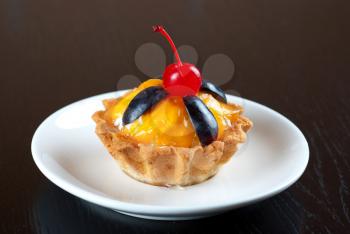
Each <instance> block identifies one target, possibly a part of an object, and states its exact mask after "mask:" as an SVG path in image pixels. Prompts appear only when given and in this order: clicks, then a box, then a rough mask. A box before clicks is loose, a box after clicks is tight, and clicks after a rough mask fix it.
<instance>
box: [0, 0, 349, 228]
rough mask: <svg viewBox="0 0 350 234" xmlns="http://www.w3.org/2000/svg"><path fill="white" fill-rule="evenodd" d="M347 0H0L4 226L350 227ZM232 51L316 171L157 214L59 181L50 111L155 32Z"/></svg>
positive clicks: (120, 71)
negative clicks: (236, 199) (220, 210)
mask: <svg viewBox="0 0 350 234" xmlns="http://www.w3.org/2000/svg"><path fill="white" fill-rule="evenodd" d="M349 7H350V2H349V1H346V0H344V1H340V0H334V1H331V0H290V1H280V0H267V1H259V0H245V1H235V0H233V1H200V0H192V1H172V2H167V1H162V0H157V1H142V2H141V1H140V2H138V1H118V0H101V1H90V0H87V1H82V0H77V1H64V0H63V1H62V0H37V1H25V0H3V1H1V2H0V79H1V83H0V95H1V98H0V108H1V115H0V186H1V189H0V233H77V232H81V233H118V232H119V233H129V232H130V233H157V232H167V233H180V232H181V233H196V232H198V233H203V232H206V231H208V232H214V231H217V229H218V228H226V230H227V232H230V231H232V232H242V233H243V232H252V233H262V232H264V233H265V232H267V233H282V232H284V233H309V232H316V233H320V232H322V233H345V232H346V231H348V230H349V228H350V211H349V207H350V190H349V186H350V182H349V181H350V159H349V157H350V155H349V153H350V146H349V145H350V140H349V132H350V115H349V114H350V113H349V109H350V105H349V101H350V95H349V85H350V77H349V75H350V71H349V62H350V49H349V41H350V40H349V39H350V30H349V23H350V14H349ZM158 23H161V24H164V25H165V26H166V27H167V28H168V29H169V30H170V31H171V33H172V35H174V37H175V38H176V43H177V44H178V45H181V44H190V45H192V46H194V47H195V48H196V49H197V51H198V53H199V67H201V65H202V64H203V62H204V61H205V59H206V58H207V57H209V56H210V55H212V54H215V53H225V54H227V55H229V56H230V57H231V58H232V59H233V60H234V62H235V65H236V72H235V77H234V79H233V80H232V81H231V82H230V83H228V84H226V85H225V86H223V88H225V89H235V90H237V91H239V92H240V93H241V94H242V96H243V97H246V98H249V99H252V100H255V101H258V102H261V103H263V104H265V105H267V106H270V107H271V108H273V109H275V110H277V111H279V112H281V113H283V114H284V115H285V116H287V117H288V118H290V119H291V120H292V121H293V122H295V123H296V125H297V126H299V127H300V128H301V130H302V131H303V133H304V134H305V136H306V137H307V140H308V142H309V145H310V151H311V154H310V162H309V165H308V168H307V170H306V172H305V174H304V175H303V176H302V178H301V179H300V180H299V181H298V182H297V183H296V184H294V185H293V186H292V187H291V188H289V189H288V190H287V191H285V192H282V193H281V194H279V195H277V196H275V197H273V198H271V199H268V200H266V201H263V202H260V203H258V204H255V205H251V206H248V207H246V208H242V209H238V210H234V211H232V212H229V213H226V214H223V215H220V216H217V217H213V218H209V219H205V220H197V221H186V222H158V221H146V220H140V219H135V218H130V217H126V216H123V215H119V214H115V213H113V212H111V211H108V210H105V209H103V208H100V207H97V206H95V205H91V204H88V203H86V202H84V201H82V200H80V199H78V198H75V197H74V196H72V195H70V194H68V193H66V192H64V191H62V190H61V189H60V188H58V187H56V186H55V185H53V184H52V183H51V182H49V181H48V180H47V179H46V178H45V177H44V176H43V175H42V174H41V173H40V172H39V170H38V169H37V168H36V166H35V164H34V162H33V160H32V156H31V152H30V143H31V137H32V135H33V132H34V130H35V129H36V127H37V126H38V125H39V124H40V122H41V121H43V120H44V118H45V117H47V116H48V115H49V114H51V113H52V112H53V111H55V110H56V109H58V108H60V107H62V106H64V105H66V104H68V103H71V102H73V101H76V100H79V99H81V98H85V97H88V96H91V95H94V94H99V93H102V92H106V91H111V90H114V89H115V86H116V83H117V81H118V79H119V78H120V77H121V76H123V75H125V74H134V75H136V76H138V77H140V78H142V79H143V80H145V79H147V77H145V76H144V75H143V74H142V73H141V72H140V71H139V70H138V69H137V68H136V65H135V62H134V53H135V50H136V49H137V48H138V47H139V46H140V45H142V44H143V43H145V42H155V43H158V44H159V45H161V46H162V47H163V48H165V50H166V52H167V56H168V61H170V58H171V51H170V49H169V47H168V45H167V44H166V42H165V41H164V40H163V38H161V37H160V36H155V35H154V34H153V33H151V31H150V26H151V25H153V24H158Z"/></svg>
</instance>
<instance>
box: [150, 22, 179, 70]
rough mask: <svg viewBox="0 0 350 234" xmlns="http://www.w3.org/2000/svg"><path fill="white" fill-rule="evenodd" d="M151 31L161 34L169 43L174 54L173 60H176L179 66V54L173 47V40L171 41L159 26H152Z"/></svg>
mask: <svg viewBox="0 0 350 234" xmlns="http://www.w3.org/2000/svg"><path fill="white" fill-rule="evenodd" d="M153 31H154V32H159V33H160V34H162V35H163V36H164V37H165V38H166V39H167V41H168V42H169V44H170V46H171V48H172V49H173V52H174V54H175V58H176V61H177V63H178V64H179V65H180V66H181V65H182V62H181V59H180V56H179V53H178V52H177V49H176V46H175V44H174V42H173V40H172V39H171V37H170V36H169V34H168V33H167V32H166V31H165V29H164V28H163V26H160V25H156V26H153Z"/></svg>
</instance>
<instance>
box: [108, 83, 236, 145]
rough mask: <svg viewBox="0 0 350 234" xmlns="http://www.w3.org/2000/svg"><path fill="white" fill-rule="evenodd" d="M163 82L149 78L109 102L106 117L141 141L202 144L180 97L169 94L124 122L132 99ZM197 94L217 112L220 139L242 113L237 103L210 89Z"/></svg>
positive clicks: (124, 131)
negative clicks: (226, 101)
mask: <svg viewBox="0 0 350 234" xmlns="http://www.w3.org/2000/svg"><path fill="white" fill-rule="evenodd" d="M155 85H162V80H159V79H150V80H147V81H146V82H144V83H142V84H141V85H140V86H139V87H137V88H135V89H134V90H132V91H131V92H129V93H127V94H125V95H124V96H123V97H121V98H119V99H118V100H117V101H116V103H115V104H114V105H112V106H108V107H107V110H106V112H105V119H106V120H107V121H108V122H109V123H110V124H114V125H116V126H117V127H118V128H119V129H120V131H121V133H122V134H125V135H126V136H129V137H131V138H133V139H135V140H136V141H137V142H140V143H153V144H157V145H172V146H181V147H191V146H193V145H199V140H198V137H197V135H196V132H195V130H194V128H193V126H192V123H191V121H190V119H189V116H188V114H187V111H186V108H185V105H184V103H183V101H182V98H181V97H170V96H169V97H167V98H165V99H163V100H162V101H160V102H159V103H158V104H157V105H156V106H154V107H153V108H152V109H151V110H150V111H148V112H146V113H144V114H143V115H142V116H141V117H140V118H139V119H137V120H136V121H134V122H132V123H130V124H128V125H125V126H123V125H122V117H123V113H124V111H125V110H126V108H127V107H128V105H129V103H130V101H131V100H132V99H133V98H134V97H135V96H136V95H137V94H138V93H139V92H140V91H141V90H143V89H145V88H147V87H150V86H155ZM198 97H199V98H200V99H201V100H202V101H203V102H204V103H205V104H206V105H207V107H208V108H209V110H210V111H211V112H212V113H213V114H214V117H215V118H216V120H217V122H218V125H219V135H218V139H221V138H222V136H223V133H224V131H225V129H226V128H228V127H230V126H231V125H232V124H233V123H234V121H235V120H236V119H237V117H238V115H239V114H240V113H241V111H242V109H241V108H240V107H239V106H237V105H231V104H225V103H222V102H219V101H218V100H216V99H215V98H214V97H213V96H211V95H210V94H207V93H199V94H198Z"/></svg>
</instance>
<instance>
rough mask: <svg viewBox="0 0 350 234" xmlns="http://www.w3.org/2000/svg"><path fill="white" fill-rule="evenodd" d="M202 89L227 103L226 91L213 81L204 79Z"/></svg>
mask: <svg viewBox="0 0 350 234" xmlns="http://www.w3.org/2000/svg"><path fill="white" fill-rule="evenodd" d="M201 90H203V91H204V92H208V93H210V94H212V95H213V96H214V97H215V98H217V99H219V100H220V101H222V102H225V103H227V99H226V94H225V92H224V91H223V90H222V89H221V88H219V87H218V86H216V85H214V84H213V83H210V82H208V81H205V80H202V86H201Z"/></svg>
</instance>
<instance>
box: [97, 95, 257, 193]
mask: <svg viewBox="0 0 350 234" xmlns="http://www.w3.org/2000/svg"><path fill="white" fill-rule="evenodd" d="M115 102H116V99H110V100H105V101H104V104H105V106H106V107H107V106H109V105H110V104H112V103H115ZM103 116H104V111H97V112H96V113H95V114H94V115H93V116H92V118H93V120H94V121H95V122H96V131H95V132H96V134H97V135H98V137H99V138H100V140H101V141H102V143H103V144H104V145H105V147H106V148H107V149H108V151H109V153H110V154H111V155H112V156H113V158H114V159H115V160H117V161H118V163H119V165H120V167H121V168H122V170H123V171H124V172H125V173H126V174H128V175H129V176H131V177H132V178H134V179H136V180H138V181H141V182H144V183H147V184H152V185H158V186H174V185H178V186H187V185H192V184H197V183H200V182H203V181H205V180H207V179H209V178H210V177H212V176H214V175H215V174H216V173H217V171H218V169H219V168H220V166H221V165H223V164H224V163H226V162H227V161H228V160H229V159H230V158H231V157H232V156H233V154H234V153H235V152H236V151H237V146H238V144H239V143H243V142H244V141H245V140H246V132H247V131H248V130H249V129H250V128H251V127H252V125H253V124H252V122H251V121H250V120H249V119H247V118H246V117H244V116H241V115H240V116H239V117H238V119H237V121H236V122H235V123H234V125H233V126H232V127H230V128H229V129H227V130H226V131H225V133H224V136H223V139H222V140H217V141H214V142H212V143H211V144H209V145H207V146H204V147H203V146H194V147H190V148H186V147H176V146H158V145H153V144H142V143H138V142H135V141H134V140H132V139H130V138H128V137H127V136H125V135H123V134H120V132H119V129H118V128H117V127H115V126H111V125H110V124H108V123H107V122H106V120H105V119H104V118H103Z"/></svg>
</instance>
